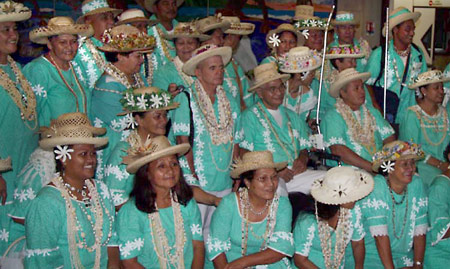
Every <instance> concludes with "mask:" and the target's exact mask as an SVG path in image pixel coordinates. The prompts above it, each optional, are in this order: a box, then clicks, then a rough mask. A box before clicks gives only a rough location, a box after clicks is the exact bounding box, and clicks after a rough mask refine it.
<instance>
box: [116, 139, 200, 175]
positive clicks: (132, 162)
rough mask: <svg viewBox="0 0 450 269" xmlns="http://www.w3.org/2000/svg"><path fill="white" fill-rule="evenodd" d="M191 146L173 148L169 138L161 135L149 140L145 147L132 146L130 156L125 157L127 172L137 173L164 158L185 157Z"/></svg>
mask: <svg viewBox="0 0 450 269" xmlns="http://www.w3.org/2000/svg"><path fill="white" fill-rule="evenodd" d="M190 147H191V146H190V145H189V143H184V144H179V145H176V146H172V145H171V144H170V142H169V140H168V139H167V137H165V136H163V135H161V136H157V137H154V138H150V139H147V141H146V142H145V144H144V145H140V144H139V145H131V147H130V149H129V150H128V151H127V153H128V155H127V156H125V157H123V158H122V159H123V163H124V164H126V165H127V172H128V173H130V174H134V173H136V172H137V171H138V170H139V168H141V167H142V166H144V165H146V164H147V163H150V162H152V161H154V160H157V159H159V158H162V157H166V156H170V155H174V154H179V155H184V154H185V153H186V152H188V150H189V148H190Z"/></svg>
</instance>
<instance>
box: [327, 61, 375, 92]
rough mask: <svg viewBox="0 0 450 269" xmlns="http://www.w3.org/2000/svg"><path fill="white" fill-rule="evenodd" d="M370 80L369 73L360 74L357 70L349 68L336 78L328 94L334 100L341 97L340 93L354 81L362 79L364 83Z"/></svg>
mask: <svg viewBox="0 0 450 269" xmlns="http://www.w3.org/2000/svg"><path fill="white" fill-rule="evenodd" d="M368 78H370V73H369V72H364V73H359V72H358V71H356V69H355V68H347V69H345V70H343V71H342V72H339V74H338V75H337V76H336V79H335V81H334V83H333V84H331V86H330V89H329V90H328V93H329V94H330V95H331V96H333V97H334V98H338V97H339V91H340V90H341V89H342V88H343V87H345V86H346V85H347V84H349V83H350V82H352V81H354V80H358V79H361V80H362V81H363V82H364V81H366V80H367V79H368Z"/></svg>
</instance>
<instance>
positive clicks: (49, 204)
mask: <svg viewBox="0 0 450 269" xmlns="http://www.w3.org/2000/svg"><path fill="white" fill-rule="evenodd" d="M84 120H86V117H84V118H83V117H79V118H77V117H73V115H71V114H63V115H61V116H59V117H58V118H57V119H56V120H53V121H52V123H51V125H50V126H49V130H48V133H47V137H46V138H44V139H42V140H41V141H40V142H39V145H40V147H41V148H43V149H45V150H53V151H54V152H55V156H56V157H55V159H56V170H57V171H58V172H59V174H57V176H56V177H55V178H53V179H52V180H51V182H50V183H49V184H48V185H46V186H44V187H43V188H42V189H41V190H40V192H39V194H38V195H37V197H36V198H35V199H34V200H33V201H32V203H31V205H30V208H29V210H28V213H27V215H26V217H25V219H26V221H25V231H26V238H27V252H26V254H27V255H26V257H25V267H26V268H62V267H64V268H106V267H107V266H111V267H113V266H119V260H118V248H117V246H116V245H115V243H116V242H115V241H116V239H115V238H114V235H115V222H114V220H115V212H114V205H113V203H112V201H111V197H110V194H109V190H108V187H106V185H105V184H104V183H102V182H101V181H96V180H93V179H92V178H93V177H94V174H95V166H96V164H97V159H96V148H98V147H102V146H104V145H106V143H108V139H107V138H99V137H95V136H96V135H99V134H103V133H104V132H105V130H104V129H103V128H94V127H93V126H92V125H91V124H90V123H89V122H88V121H85V122H84V124H80V122H82V121H84ZM76 123H78V124H76Z"/></svg>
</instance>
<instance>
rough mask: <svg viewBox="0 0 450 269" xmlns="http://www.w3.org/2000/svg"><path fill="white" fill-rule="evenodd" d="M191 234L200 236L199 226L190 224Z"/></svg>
mask: <svg viewBox="0 0 450 269" xmlns="http://www.w3.org/2000/svg"><path fill="white" fill-rule="evenodd" d="M191 233H192V235H195V234H200V235H201V234H202V228H201V227H200V224H195V223H194V224H192V225H191Z"/></svg>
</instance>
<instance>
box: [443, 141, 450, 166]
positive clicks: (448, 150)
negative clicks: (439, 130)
mask: <svg viewBox="0 0 450 269" xmlns="http://www.w3.org/2000/svg"><path fill="white" fill-rule="evenodd" d="M449 154H450V144H448V145H447V147H446V148H445V150H444V160H447V162H450V159H449V158H448V155H449Z"/></svg>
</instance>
